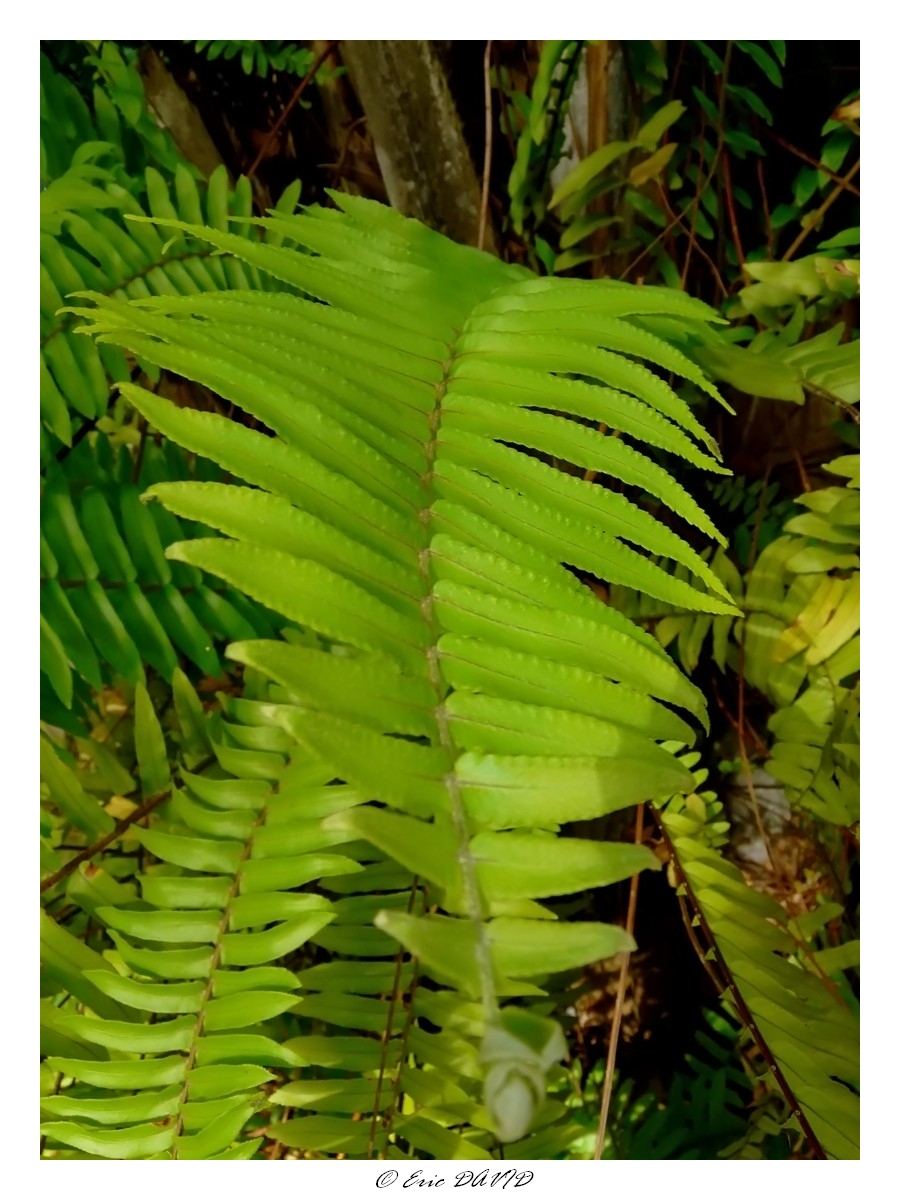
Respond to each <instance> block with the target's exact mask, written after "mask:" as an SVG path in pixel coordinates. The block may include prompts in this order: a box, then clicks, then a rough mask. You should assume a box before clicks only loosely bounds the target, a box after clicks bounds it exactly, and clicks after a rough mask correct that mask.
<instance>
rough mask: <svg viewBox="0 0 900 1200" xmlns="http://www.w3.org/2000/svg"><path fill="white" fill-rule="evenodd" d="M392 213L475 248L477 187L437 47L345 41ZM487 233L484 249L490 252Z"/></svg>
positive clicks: (344, 53) (345, 57)
mask: <svg viewBox="0 0 900 1200" xmlns="http://www.w3.org/2000/svg"><path fill="white" fill-rule="evenodd" d="M341 57H342V58H343V60H344V63H345V64H346V66H347V70H348V72H349V75H350V79H351V82H352V83H353V86H354V88H355V90H356V94H357V96H358V97H359V101H360V103H361V105H362V107H363V110H364V111H365V114H366V119H367V122H368V127H369V132H370V134H371V136H372V139H373V141H374V143H375V152H376V154H377V156H378V163H379V166H380V168H381V173H382V176H383V178H384V183H385V188H386V189H387V194H388V197H389V198H390V201H391V204H392V205H393V206H394V208H396V209H398V210H399V211H400V212H402V213H404V214H405V215H406V216H410V217H417V218H418V219H419V220H420V221H422V222H424V224H426V225H429V226H430V227H431V228H432V229H437V230H438V231H439V232H441V233H445V234H447V236H448V237H451V238H453V239H454V240H455V241H457V242H465V243H468V244H469V245H475V244H476V243H477V241H478V218H479V207H480V202H481V196H480V182H479V177H478V174H477V173H476V170H475V167H474V165H473V162H472V157H471V154H470V152H469V148H468V146H467V144H466V140H465V138H464V136H463V131H462V124H461V122H460V119H459V114H458V112H457V110H456V106H455V105H454V102H453V98H452V96H451V94H450V89H449V87H448V85H447V78H446V75H445V73H444V69H443V67H442V65H441V59H440V55H439V53H438V50H437V48H436V47H435V45H434V44H433V43H431V42H416V41H408V42H397V41H379V42H342V43H341ZM492 243H493V238H492V236H491V230H490V228H489V229H488V231H487V238H486V240H485V246H486V248H488V249H491V248H493V246H492Z"/></svg>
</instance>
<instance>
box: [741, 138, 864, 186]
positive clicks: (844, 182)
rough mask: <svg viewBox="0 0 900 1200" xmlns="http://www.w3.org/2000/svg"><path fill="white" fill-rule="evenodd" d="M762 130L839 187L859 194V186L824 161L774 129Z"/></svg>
mask: <svg viewBox="0 0 900 1200" xmlns="http://www.w3.org/2000/svg"><path fill="white" fill-rule="evenodd" d="M763 132H764V133H765V134H766V135H767V136H768V137H770V138H771V139H772V141H773V142H777V143H778V145H779V146H782V147H783V148H784V149H785V150H787V151H789V152H790V153H791V154H794V155H796V157H797V158H799V159H801V160H802V161H803V162H805V163H808V164H809V166H811V167H815V168H816V170H817V171H821V172H822V174H823V175H827V176H828V177H829V178H830V179H833V180H834V181H835V183H839V184H840V185H841V187H843V188H845V189H846V190H847V191H848V192H852V193H853V195H854V196H859V188H858V187H854V186H853V184H852V183H848V181H847V180H846V179H842V178H841V176H840V175H838V173H837V171H831V170H829V169H828V167H826V166H825V164H824V163H821V162H819V161H818V159H815V158H813V156H812V155H811V154H807V153H806V152H805V151H803V150H800V149H798V148H797V147H796V146H794V145H792V144H791V143H790V142H789V141H788V140H787V138H783V137H782V136H781V134H780V133H776V132H775V130H774V129H764V130H763ZM760 161H762V160H760Z"/></svg>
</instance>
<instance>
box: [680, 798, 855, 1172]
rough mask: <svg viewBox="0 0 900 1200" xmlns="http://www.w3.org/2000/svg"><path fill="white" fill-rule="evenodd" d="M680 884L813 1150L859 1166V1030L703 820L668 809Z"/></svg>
mask: <svg viewBox="0 0 900 1200" xmlns="http://www.w3.org/2000/svg"><path fill="white" fill-rule="evenodd" d="M661 820H662V822H663V825H664V827H665V829H666V831H667V836H668V839H669V842H670V846H671V849H672V851H673V854H674V856H675V859H676V861H677V864H678V871H679V874H680V877H681V880H682V881H683V884H685V885H686V886H687V888H688V889H689V893H690V896H691V899H692V903H693V905H694V906H695V908H696V909H697V910H698V911H699V914H700V919H701V921H702V923H703V926H704V930H705V932H706V933H707V935H708V936H709V937H710V940H711V945H710V949H711V951H712V952H713V957H714V959H715V960H716V961H718V962H719V963H720V964H721V965H722V966H723V967H724V968H725V969H727V979H726V982H727V987H726V990H725V992H724V993H723V999H724V1000H725V1001H726V1002H727V1003H728V1004H729V1005H731V1006H733V1007H734V1009H735V1010H736V1012H737V1013H738V1014H739V1015H740V1017H741V1020H742V1021H744V1022H745V1023H746V1024H747V1025H748V1028H749V1029H750V1031H751V1032H752V1033H753V1036H754V1038H755V1040H756V1041H757V1044H758V1045H759V1047H760V1049H761V1050H762V1051H763V1052H764V1054H765V1056H766V1062H767V1065H768V1067H769V1069H770V1070H771V1072H772V1074H773V1076H774V1077H775V1079H776V1081H777V1086H778V1087H779V1089H780V1090H781V1091H782V1092H783V1093H784V1095H785V1098H786V1099H787V1100H788V1103H789V1105H790V1106H791V1109H792V1111H791V1118H792V1123H793V1121H797V1122H799V1125H800V1127H801V1128H802V1129H803V1131H804V1133H806V1134H807V1135H808V1136H810V1138H811V1141H813V1145H814V1146H815V1145H816V1144H818V1146H819V1147H821V1149H822V1150H823V1151H824V1153H825V1154H826V1155H827V1156H828V1157H833V1158H858V1157H859V1132H858V1131H859V1021H858V1018H857V1016H855V1015H854V1013H853V1012H851V1011H850V1009H849V1007H848V1005H847V1004H846V1002H845V1001H844V1000H843V999H842V997H841V996H840V995H839V994H838V993H837V991H836V989H835V988H834V986H833V985H832V984H830V982H827V981H826V979H825V978H823V974H822V968H821V967H818V968H816V969H809V970H804V968H803V966H801V965H800V964H799V963H798V962H797V960H796V955H797V949H798V941H797V937H796V936H795V934H794V932H792V930H791V928H790V925H789V922H788V919H787V917H786V915H785V913H784V911H783V909H782V908H781V907H780V906H779V905H778V904H776V903H775V901H774V900H772V899H771V898H770V897H768V896H765V895H763V894H762V893H760V892H757V891H754V890H753V889H752V888H750V887H748V885H747V884H746V883H745V882H744V880H743V878H742V876H741V874H740V872H739V871H738V869H737V868H736V867H735V866H733V865H732V864H731V863H729V862H728V861H727V860H726V859H725V858H724V857H723V856H722V854H721V852H720V851H718V850H717V849H715V848H714V846H713V845H712V844H711V842H710V838H709V836H708V834H707V831H706V828H705V825H706V814H705V813H703V812H701V813H697V812H696V811H692V810H691V809H690V807H686V808H682V809H681V810H680V811H676V810H675V809H674V808H672V807H667V808H665V809H663V811H662V813H661Z"/></svg>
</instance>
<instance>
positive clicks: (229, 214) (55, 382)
mask: <svg viewBox="0 0 900 1200" xmlns="http://www.w3.org/2000/svg"><path fill="white" fill-rule="evenodd" d="M141 183H142V184H143V188H142V191H143V190H145V192H146V198H145V201H144V203H145V205H146V210H147V211H149V213H150V214H151V215H152V216H154V217H156V218H159V219H160V220H165V219H167V218H176V219H177V218H181V219H184V220H189V221H198V222H206V223H208V224H209V225H210V226H213V227H217V228H220V229H226V228H229V222H230V221H231V220H232V219H235V218H243V221H244V223H245V226H246V228H247V230H248V231H249V229H250V226H249V220H250V217H251V214H252V193H251V188H250V181H249V180H248V179H246V178H243V177H242V178H241V179H239V180H238V182H237V185H236V186H235V187H234V188H232V187H231V186H230V185H229V182H228V175H227V172H226V170H225V168H224V166H223V167H219V168H217V170H216V171H215V172H214V173H213V175H212V176H211V178H210V180H209V183H208V185H198V183H197V181H196V180H195V179H194V177H193V175H192V174H191V173H190V171H189V170H188V169H187V167H186V166H185V165H183V164H181V163H178V165H177V166H176V167H175V170H174V174H173V178H172V181H171V184H169V183H167V182H166V179H165V178H164V177H163V176H162V175H161V174H160V173H159V172H158V171H156V170H155V169H154V168H153V167H148V168H147V169H146V172H145V174H144V179H143V180H142V181H141ZM299 192H300V187H299V184H296V185H294V186H293V187H291V188H289V189H288V190H287V191H286V192H285V194H284V195H283V196H282V198H281V200H280V201H279V207H280V208H282V209H283V210H284V211H285V212H287V213H289V212H291V211H292V210H293V208H294V206H295V204H296V202H297V197H298V195H299ZM143 215H145V208H144V206H142V204H141V201H140V200H139V199H137V198H136V197H135V196H134V195H133V194H132V193H131V192H130V191H129V190H128V189H126V188H125V187H123V186H121V184H119V183H118V182H117V181H116V179H115V177H114V174H113V172H112V170H111V169H110V168H108V167H105V166H100V165H92V166H86V165H84V164H78V165H73V166H72V167H70V168H69V170H68V171H67V172H66V173H65V174H63V175H62V176H60V177H59V178H57V179H54V180H53V181H52V182H51V183H50V184H49V185H48V186H47V188H46V189H45V190H44V191H43V192H42V194H41V419H42V422H43V424H44V425H45V426H46V427H47V429H49V430H50V431H52V433H53V434H54V435H55V436H56V437H57V438H58V439H59V440H60V441H61V442H63V443H64V444H65V445H70V444H71V442H72V416H71V412H72V410H74V411H75V412H76V413H78V414H80V415H81V416H82V417H84V418H87V419H96V418H98V417H101V416H102V415H103V414H104V413H105V412H106V408H107V404H108V402H109V396H110V382H111V381H112V382H121V381H123V380H127V379H129V378H130V377H131V369H130V366H129V363H128V361H127V360H126V358H125V357H124V356H123V355H122V353H121V351H119V350H117V349H116V348H115V347H113V346H109V345H107V346H98V345H97V344H94V343H92V342H90V341H88V340H86V339H84V338H79V337H75V336H74V328H73V321H72V317H71V314H66V313H61V312H60V310H61V309H62V308H63V305H64V304H65V301H66V298H67V297H68V296H70V295H71V294H72V293H73V292H79V291H83V290H84V289H85V288H90V289H91V290H92V291H97V292H102V293H104V294H106V295H111V296H121V297H127V298H129V299H140V298H142V297H147V296H169V295H174V296H179V295H181V296H184V295H194V294H196V293H202V292H215V291H220V290H223V289H226V288H235V287H239V288H256V289H265V288H266V287H270V286H272V282H271V281H270V280H267V279H266V278H265V277H264V276H262V275H260V274H259V273H258V272H257V271H256V270H255V269H254V268H253V267H251V266H249V265H246V264H242V263H239V262H237V261H235V260H234V259H233V258H231V257H214V256H213V255H212V254H211V252H210V249H209V246H208V245H207V244H206V243H203V242H198V241H197V240H196V239H191V238H183V237H175V238H169V239H164V238H163V237H161V236H160V234H159V233H158V232H157V231H156V230H155V229H154V228H153V227H152V226H151V225H148V224H146V223H144V222H135V221H129V220H126V217H128V216H143ZM279 240H280V239H279V238H278V236H277V235H275V237H274V241H275V242H276V244H277V242H278V241H279Z"/></svg>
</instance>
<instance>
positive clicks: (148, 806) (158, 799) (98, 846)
mask: <svg viewBox="0 0 900 1200" xmlns="http://www.w3.org/2000/svg"><path fill="white" fill-rule="evenodd" d="M212 761H213V760H212V757H211V756H210V757H207V758H206V759H204V760H203V761H202V762H200V763H198V764H197V766H196V767H195V768H194V770H195V771H199V770H202V769H203V767H206V766H209V764H210V763H211V762H212ZM171 795H172V789H171V788H170V787H169V788H166V789H165V791H162V792H157V793H156V795H154V796H149V797H148V798H147V799H146V800H145V801H144V803H143V804H140V805H138V807H137V808H136V809H135V810H134V812H131V813H129V814H128V816H127V817H123V818H122V820H121V821H119V822H118V823H117V824H116V826H115V828H114V829H113V830H112V831H111V832H110V833H106V834H104V835H103V837H102V838H99V839H98V840H97V841H96V842H94V843H93V845H91V846H87V847H86V848H85V849H84V850H82V851H81V853H80V854H76V855H75V857H74V858H70V859H69V861H68V862H67V863H63V865H62V866H61V867H60V868H59V870H58V871H54V872H53V874H52V875H48V876H47V877H46V878H45V879H42V880H41V893H42V894H43V893H44V892H46V891H47V890H48V889H49V888H52V887H55V886H56V885H57V884H58V883H62V881H63V880H64V879H68V877H69V876H70V875H71V874H72V873H73V872H74V871H76V870H77V869H78V868H79V867H80V866H81V864H82V863H83V862H87V861H88V860H89V859H91V858H93V857H94V855H95V854H99V853H100V851H101V850H105V849H106V847H107V846H108V845H109V844H110V843H111V842H114V841H116V839H117V838H120V837H121V836H122V834H123V833H125V832H126V830H128V829H130V828H131V826H132V825H134V824H135V822H136V821H141V820H143V818H144V817H146V816H148V814H150V813H152V812H153V810H154V809H155V808H158V807H159V806H160V804H162V803H163V802H164V801H165V800H168V798H169V797H170V796H171Z"/></svg>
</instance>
